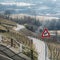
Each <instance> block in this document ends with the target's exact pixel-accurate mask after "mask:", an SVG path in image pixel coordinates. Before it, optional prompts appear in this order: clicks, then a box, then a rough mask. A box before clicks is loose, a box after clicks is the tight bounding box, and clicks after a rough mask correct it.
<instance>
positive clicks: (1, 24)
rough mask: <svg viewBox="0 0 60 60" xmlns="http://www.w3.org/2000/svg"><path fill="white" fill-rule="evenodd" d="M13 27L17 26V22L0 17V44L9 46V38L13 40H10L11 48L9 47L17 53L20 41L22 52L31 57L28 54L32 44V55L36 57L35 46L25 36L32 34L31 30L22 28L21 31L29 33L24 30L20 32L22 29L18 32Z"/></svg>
mask: <svg viewBox="0 0 60 60" xmlns="http://www.w3.org/2000/svg"><path fill="white" fill-rule="evenodd" d="M14 27H17V23H15V22H12V21H10V20H7V19H4V18H0V35H1V36H2V38H3V41H2V44H3V45H5V46H6V44H7V45H8V46H9V45H10V44H11V40H13V42H12V43H13V48H11V50H13V51H15V52H16V53H18V51H19V45H20V43H21V44H23V54H25V55H26V56H28V57H31V56H30V55H29V54H30V49H31V45H32V46H33V51H34V57H35V59H37V52H36V51H35V47H34V45H33V44H31V40H30V39H29V38H28V37H27V35H31V36H32V35H33V32H31V31H29V30H27V29H26V30H25V29H24V30H23V31H27V32H30V33H31V34H29V33H25V32H23V33H22V31H20V32H19V31H16V30H14V29H13V28H14Z"/></svg>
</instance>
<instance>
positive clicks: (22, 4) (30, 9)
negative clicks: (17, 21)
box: [0, 0, 60, 17]
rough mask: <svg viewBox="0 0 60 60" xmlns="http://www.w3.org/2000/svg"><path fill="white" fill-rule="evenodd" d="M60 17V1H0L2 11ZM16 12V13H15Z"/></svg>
mask: <svg viewBox="0 0 60 60" xmlns="http://www.w3.org/2000/svg"><path fill="white" fill-rule="evenodd" d="M6 10H10V11H11V13H12V12H13V13H14V14H15V13H23V14H30V15H35V14H36V15H48V16H57V17H60V1H59V0H36V1H35V0H28V1H26V0H22V1H20V0H10V1H9V0H0V11H3V12H4V11H6ZM14 11H15V12H14Z"/></svg>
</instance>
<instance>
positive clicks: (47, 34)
mask: <svg viewBox="0 0 60 60" xmlns="http://www.w3.org/2000/svg"><path fill="white" fill-rule="evenodd" d="M48 37H50V33H49V32H48V29H47V28H45V29H44V31H43V32H42V38H48Z"/></svg>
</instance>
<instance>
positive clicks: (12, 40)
mask: <svg viewBox="0 0 60 60" xmlns="http://www.w3.org/2000/svg"><path fill="white" fill-rule="evenodd" d="M11 47H13V39H11Z"/></svg>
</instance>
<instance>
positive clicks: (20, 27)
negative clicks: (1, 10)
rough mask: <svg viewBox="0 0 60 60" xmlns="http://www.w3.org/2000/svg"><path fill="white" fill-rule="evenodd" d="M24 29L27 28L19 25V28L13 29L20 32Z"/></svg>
mask: <svg viewBox="0 0 60 60" xmlns="http://www.w3.org/2000/svg"><path fill="white" fill-rule="evenodd" d="M24 28H25V26H23V25H19V24H17V27H15V28H13V29H14V30H16V31H19V30H21V29H24Z"/></svg>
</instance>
